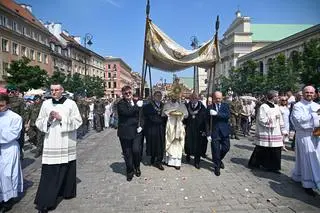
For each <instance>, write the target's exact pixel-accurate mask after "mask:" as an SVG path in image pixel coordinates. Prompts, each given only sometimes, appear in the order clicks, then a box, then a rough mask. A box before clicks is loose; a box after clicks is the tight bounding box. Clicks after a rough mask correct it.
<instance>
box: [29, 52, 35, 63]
mask: <svg viewBox="0 0 320 213" xmlns="http://www.w3.org/2000/svg"><path fill="white" fill-rule="evenodd" d="M30 58H31V60H33V61H34V60H36V54H35V51H34V50H30Z"/></svg>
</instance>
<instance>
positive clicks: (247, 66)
mask: <svg viewBox="0 0 320 213" xmlns="http://www.w3.org/2000/svg"><path fill="white" fill-rule="evenodd" d="M221 87H222V91H223V92H225V91H227V89H228V88H231V89H232V90H233V91H234V92H235V93H236V94H245V93H258V94H259V93H263V92H265V87H266V80H265V76H263V75H262V74H261V73H260V72H258V71H257V64H256V62H254V61H251V60H250V61H247V62H245V63H244V64H243V65H242V66H241V67H240V68H238V69H235V68H232V69H231V70H230V72H229V77H222V78H221Z"/></svg>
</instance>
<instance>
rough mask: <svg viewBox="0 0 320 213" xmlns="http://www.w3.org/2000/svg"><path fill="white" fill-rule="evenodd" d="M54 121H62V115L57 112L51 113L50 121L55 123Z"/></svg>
mask: <svg viewBox="0 0 320 213" xmlns="http://www.w3.org/2000/svg"><path fill="white" fill-rule="evenodd" d="M54 119H56V120H59V121H61V119H62V118H61V115H60V114H59V113H58V112H56V111H51V112H50V115H49V120H50V121H53V120H54Z"/></svg>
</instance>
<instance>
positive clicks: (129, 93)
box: [124, 92, 132, 95]
mask: <svg viewBox="0 0 320 213" xmlns="http://www.w3.org/2000/svg"><path fill="white" fill-rule="evenodd" d="M124 94H125V95H131V94H132V92H125V93H124Z"/></svg>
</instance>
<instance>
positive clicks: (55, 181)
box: [35, 83, 82, 212]
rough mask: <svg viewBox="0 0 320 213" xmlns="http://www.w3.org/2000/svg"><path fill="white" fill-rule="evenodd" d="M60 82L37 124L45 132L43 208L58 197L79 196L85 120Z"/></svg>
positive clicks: (39, 194) (40, 199) (39, 204)
mask: <svg viewBox="0 0 320 213" xmlns="http://www.w3.org/2000/svg"><path fill="white" fill-rule="evenodd" d="M63 91H64V89H63V87H62V86H61V84H59V83H54V84H52V85H51V95H52V99H48V100H46V101H44V102H43V104H42V107H41V109H40V113H39V116H38V118H37V120H36V126H37V127H38V128H39V130H40V131H42V132H44V133H45V139H44V144H43V154H42V169H41V179H40V183H39V188H38V191H37V194H36V198H35V204H36V205H37V209H38V210H39V212H47V211H48V210H50V209H54V208H55V207H56V205H57V198H58V197H63V198H65V199H70V198H74V197H75V196H76V138H77V135H76V134H77V129H78V128H79V127H80V126H81V124H82V119H81V115H80V113H79V110H78V107H77V105H76V103H75V102H74V101H72V100H70V99H67V98H65V97H63V96H62V93H63Z"/></svg>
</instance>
